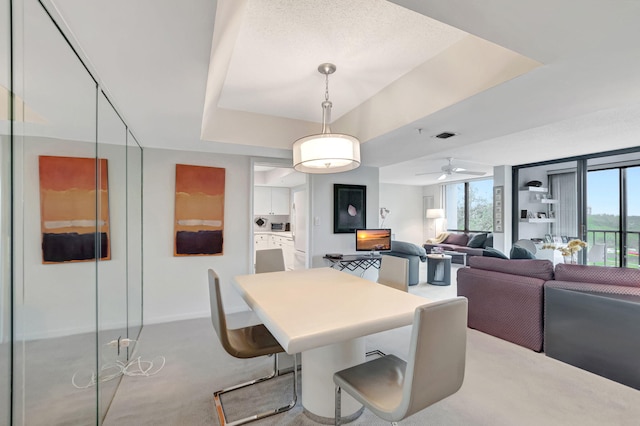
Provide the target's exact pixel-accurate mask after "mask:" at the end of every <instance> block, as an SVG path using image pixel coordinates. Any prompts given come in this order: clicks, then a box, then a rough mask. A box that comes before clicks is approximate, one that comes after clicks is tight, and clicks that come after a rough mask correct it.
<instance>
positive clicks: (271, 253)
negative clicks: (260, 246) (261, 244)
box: [256, 248, 285, 274]
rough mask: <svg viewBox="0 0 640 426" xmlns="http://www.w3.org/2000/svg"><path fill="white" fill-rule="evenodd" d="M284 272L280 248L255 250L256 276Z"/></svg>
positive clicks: (282, 255)
mask: <svg viewBox="0 0 640 426" xmlns="http://www.w3.org/2000/svg"><path fill="white" fill-rule="evenodd" d="M284 270H285V267H284V254H283V253H282V249H281V248H276V249H265V250H256V274H262V273H265V272H279V271H284Z"/></svg>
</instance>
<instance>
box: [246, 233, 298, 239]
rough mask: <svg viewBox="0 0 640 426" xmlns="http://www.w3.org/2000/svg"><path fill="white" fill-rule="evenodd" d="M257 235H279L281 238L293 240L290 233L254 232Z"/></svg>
mask: <svg viewBox="0 0 640 426" xmlns="http://www.w3.org/2000/svg"><path fill="white" fill-rule="evenodd" d="M253 233H254V234H255V235H278V236H280V237H285V238H292V237H293V234H292V233H291V232H290V231H253Z"/></svg>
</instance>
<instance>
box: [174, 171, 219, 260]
mask: <svg viewBox="0 0 640 426" xmlns="http://www.w3.org/2000/svg"><path fill="white" fill-rule="evenodd" d="M224 172H225V170H224V169H221V168H218V167H204V166H189V165H184V164H176V212H175V244H174V253H173V254H174V256H204V255H221V254H222V240H223V239H222V236H223V230H224Z"/></svg>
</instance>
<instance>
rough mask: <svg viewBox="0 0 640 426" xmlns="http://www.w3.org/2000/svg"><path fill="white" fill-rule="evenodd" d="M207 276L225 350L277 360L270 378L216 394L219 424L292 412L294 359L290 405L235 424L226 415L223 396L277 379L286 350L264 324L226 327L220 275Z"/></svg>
mask: <svg viewBox="0 0 640 426" xmlns="http://www.w3.org/2000/svg"><path fill="white" fill-rule="evenodd" d="M208 277H209V302H210V307H211V322H212V324H213V328H214V329H215V331H216V334H217V335H218V338H219V339H220V343H221V344H222V347H223V348H224V350H225V351H227V353H228V354H229V355H231V356H233V357H235V358H256V357H260V356H265V355H271V356H273V357H274V366H273V371H272V372H271V373H270V374H269V375H267V376H264V377H260V378H258V379H254V380H250V381H248V382H244V383H240V384H238V385H234V386H230V387H228V388H225V389H221V390H219V391H216V392H214V393H213V400H214V404H215V407H216V412H217V413H218V419H219V420H220V424H221V425H222V426H231V425H234V426H235V425H241V424H245V423H248V422H252V421H254V420H259V419H263V418H265V417H269V416H273V415H275V414H279V413H283V412H285V411H288V410H290V409H291V408H293V407H294V406H295V405H296V401H297V382H298V368H297V361H296V358H295V357H294V361H293V362H294V367H293V371H292V373H293V396H292V399H291V401H290V402H289V403H288V404H286V405H284V406H281V407H277V408H273V409H270V410H266V411H263V412H260V413H257V414H251V415H249V416H246V417H244V418H242V419H240V420H235V421H233V422H229V421H228V419H227V415H226V414H225V411H224V406H223V405H222V398H221V397H222V395H224V394H226V393H229V392H232V391H235V390H238V389H241V388H245V387H247V386H252V385H256V384H258V383H261V382H264V381H266V380H269V379H273V378H274V377H277V376H278V375H279V374H278V358H277V354H279V353H283V352H284V349H283V348H282V346H280V344H279V343H278V341H277V340H276V339H275V337H273V335H272V334H271V333H270V332H269V330H267V328H266V327H265V326H264V324H258V325H251V326H247V327H242V328H238V329H229V328H227V319H226V315H225V312H224V306H223V304H222V294H221V292H220V279H219V278H218V274H217V273H216V272H215V271H214V270H213V269H209V271H208Z"/></svg>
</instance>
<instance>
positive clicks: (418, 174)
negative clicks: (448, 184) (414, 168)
mask: <svg viewBox="0 0 640 426" xmlns="http://www.w3.org/2000/svg"><path fill="white" fill-rule="evenodd" d="M436 173H442V172H441V171H438V172H424V173H416V176H422V175H435V174H436Z"/></svg>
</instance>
